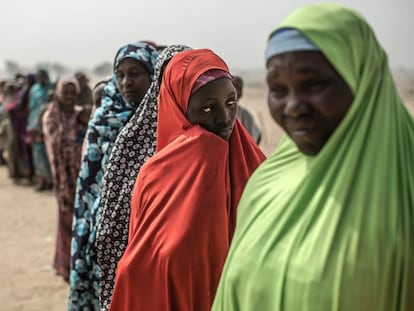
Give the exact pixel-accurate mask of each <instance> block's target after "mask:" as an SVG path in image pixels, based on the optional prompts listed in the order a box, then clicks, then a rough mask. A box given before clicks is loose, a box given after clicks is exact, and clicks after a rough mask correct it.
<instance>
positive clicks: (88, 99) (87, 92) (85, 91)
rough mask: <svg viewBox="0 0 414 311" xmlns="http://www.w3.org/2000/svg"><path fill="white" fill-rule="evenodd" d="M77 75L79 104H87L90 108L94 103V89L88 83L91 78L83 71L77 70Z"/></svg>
mask: <svg viewBox="0 0 414 311" xmlns="http://www.w3.org/2000/svg"><path fill="white" fill-rule="evenodd" d="M75 77H76V79H77V80H78V82H79V86H80V93H79V95H78V105H81V106H87V107H89V108H91V107H92V105H93V99H92V90H91V88H90V87H89V85H88V82H89V78H88V77H87V76H86V75H85V73H84V72H82V71H77V72H76V73H75Z"/></svg>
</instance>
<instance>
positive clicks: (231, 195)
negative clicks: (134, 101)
mask: <svg viewBox="0 0 414 311" xmlns="http://www.w3.org/2000/svg"><path fill="white" fill-rule="evenodd" d="M210 69H220V70H224V71H226V72H228V68H227V65H226V64H225V63H224V62H223V60H222V59H220V58H219V57H218V56H217V55H215V54H214V53H213V52H212V51H210V50H206V49H203V50H192V51H184V52H181V53H179V54H177V55H175V56H174V57H173V58H172V60H171V61H170V63H169V64H168V65H167V67H166V69H165V74H164V76H163V82H162V84H161V89H160V96H159V104H158V128H157V152H156V154H155V155H154V156H153V157H152V158H150V159H149V160H148V161H147V162H146V163H145V164H144V165H143V166H142V168H141V170H140V172H139V174H138V177H137V181H136V184H135V187H134V191H133V197H132V201H131V217H130V229H129V241H128V246H127V248H126V250H125V253H124V255H123V257H122V259H121V260H120V262H119V264H118V270H117V274H116V281H115V289H114V294H113V297H112V301H111V306H110V309H111V310H165V311H168V310H181V311H185V310H197V311H203V310H209V309H210V306H211V303H212V299H213V297H214V293H215V289H216V286H217V282H218V279H219V276H220V273H221V269H222V265H223V263H224V260H225V257H226V254H227V250H228V247H229V244H230V240H231V238H232V235H233V230H234V222H235V217H236V206H237V203H238V200H239V198H240V195H241V192H242V190H243V188H244V185H245V183H246V182H247V179H248V178H249V176H250V174H251V173H252V172H253V171H254V169H255V168H256V167H257V166H258V165H259V164H260V163H261V162H262V161H263V160H264V155H263V153H262V152H261V151H260V149H259V148H258V147H257V145H256V144H255V143H254V141H253V139H252V138H251V137H250V135H249V134H248V132H247V131H246V130H245V129H244V128H243V127H242V126H241V125H240V123H239V122H238V121H236V124H235V127H234V130H233V133H232V136H231V138H230V141H229V142H227V141H225V140H224V139H222V138H221V137H219V136H217V135H215V134H213V133H211V132H208V131H206V130H205V129H203V128H202V127H200V126H199V125H191V124H190V122H189V121H188V120H187V118H186V111H187V106H188V102H189V99H190V92H191V90H192V88H193V85H194V83H195V81H196V80H197V78H198V77H199V76H200V75H201V74H203V73H205V72H207V71H208V70H210Z"/></svg>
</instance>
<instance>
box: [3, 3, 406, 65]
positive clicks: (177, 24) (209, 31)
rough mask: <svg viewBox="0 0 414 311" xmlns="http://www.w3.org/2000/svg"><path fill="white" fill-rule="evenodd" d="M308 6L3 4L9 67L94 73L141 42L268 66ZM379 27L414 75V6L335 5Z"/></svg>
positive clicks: (396, 59) (393, 59) (393, 57)
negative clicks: (271, 48) (268, 56)
mask: <svg viewBox="0 0 414 311" xmlns="http://www.w3.org/2000/svg"><path fill="white" fill-rule="evenodd" d="M312 2H315V1H306V0H285V1H281V0H273V1H270V0H254V1H252V0H204V1H198V0H146V1H143V0H71V1H62V0H36V1H30V0H26V1H23V0H1V6H0V25H1V27H0V42H1V44H0V69H1V68H4V61H5V60H13V61H15V62H17V63H18V64H22V65H26V66H33V65H34V64H36V63H38V62H42V61H50V62H59V63H62V64H64V65H66V66H69V67H73V68H74V69H79V68H87V69H92V68H94V67H95V66H96V65H98V64H100V63H102V62H104V61H110V62H112V60H113V57H114V55H115V53H116V51H117V49H118V48H119V47H120V46H121V45H123V44H125V43H130V42H134V41H137V40H141V39H150V40H153V41H155V42H156V43H159V44H172V43H182V44H187V45H190V46H192V47H193V48H204V47H206V48H211V49H212V50H214V51H215V52H216V53H217V54H219V55H220V56H222V57H223V58H224V60H225V61H226V62H227V63H228V65H229V66H230V68H231V69H233V70H236V69H239V70H243V69H260V68H263V67H264V59H263V53H264V48H265V45H266V39H267V36H268V35H269V33H270V32H271V30H273V29H274V28H275V27H276V26H277V24H278V23H279V22H280V21H281V20H282V19H283V18H284V17H285V16H286V15H287V14H288V13H290V12H291V11H292V10H293V9H295V8H297V7H299V6H302V5H304V4H307V3H312ZM336 2H339V3H342V4H345V5H347V6H349V7H352V8H354V9H355V10H357V11H359V12H360V13H361V14H362V15H364V16H365V18H366V19H367V20H368V21H369V23H370V24H371V25H372V27H373V29H374V30H375V32H376V34H377V37H378V39H379V41H380V42H381V43H382V45H383V46H384V48H385V50H386V51H387V52H388V55H389V59H390V64H391V66H392V67H393V68H399V67H406V68H410V69H414V57H413V56H414V40H413V38H414V36H413V33H414V16H413V14H414V0H392V1H391V0H343V1H336Z"/></svg>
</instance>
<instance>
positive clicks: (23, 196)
mask: <svg viewBox="0 0 414 311" xmlns="http://www.w3.org/2000/svg"><path fill="white" fill-rule="evenodd" d="M56 206H57V205H56V201H55V197H54V196H53V194H52V193H51V192H43V193H39V192H35V191H34V190H33V188H31V187H28V186H16V185H14V184H13V182H12V181H11V180H10V179H9V178H8V172H7V169H6V168H5V167H4V166H1V167H0V224H1V225H0V247H1V255H0V284H1V285H0V310H4V311H17V310H31V311H32V310H33V311H35V310H36V311H37V310H39V311H40V310H56V311H60V310H65V309H66V300H67V296H68V285H67V284H66V283H65V282H64V281H63V279H61V278H60V277H58V276H56V275H55V273H54V270H53V269H52V261H53V255H54V254H53V252H54V243H55V226H56V219H57V207H56Z"/></svg>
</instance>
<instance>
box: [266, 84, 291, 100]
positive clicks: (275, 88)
mask: <svg viewBox="0 0 414 311" xmlns="http://www.w3.org/2000/svg"><path fill="white" fill-rule="evenodd" d="M269 93H270V95H272V96H275V97H278V98H281V97H283V96H285V95H286V94H287V93H288V89H287V87H285V86H284V85H282V84H273V85H270V86H269Z"/></svg>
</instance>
